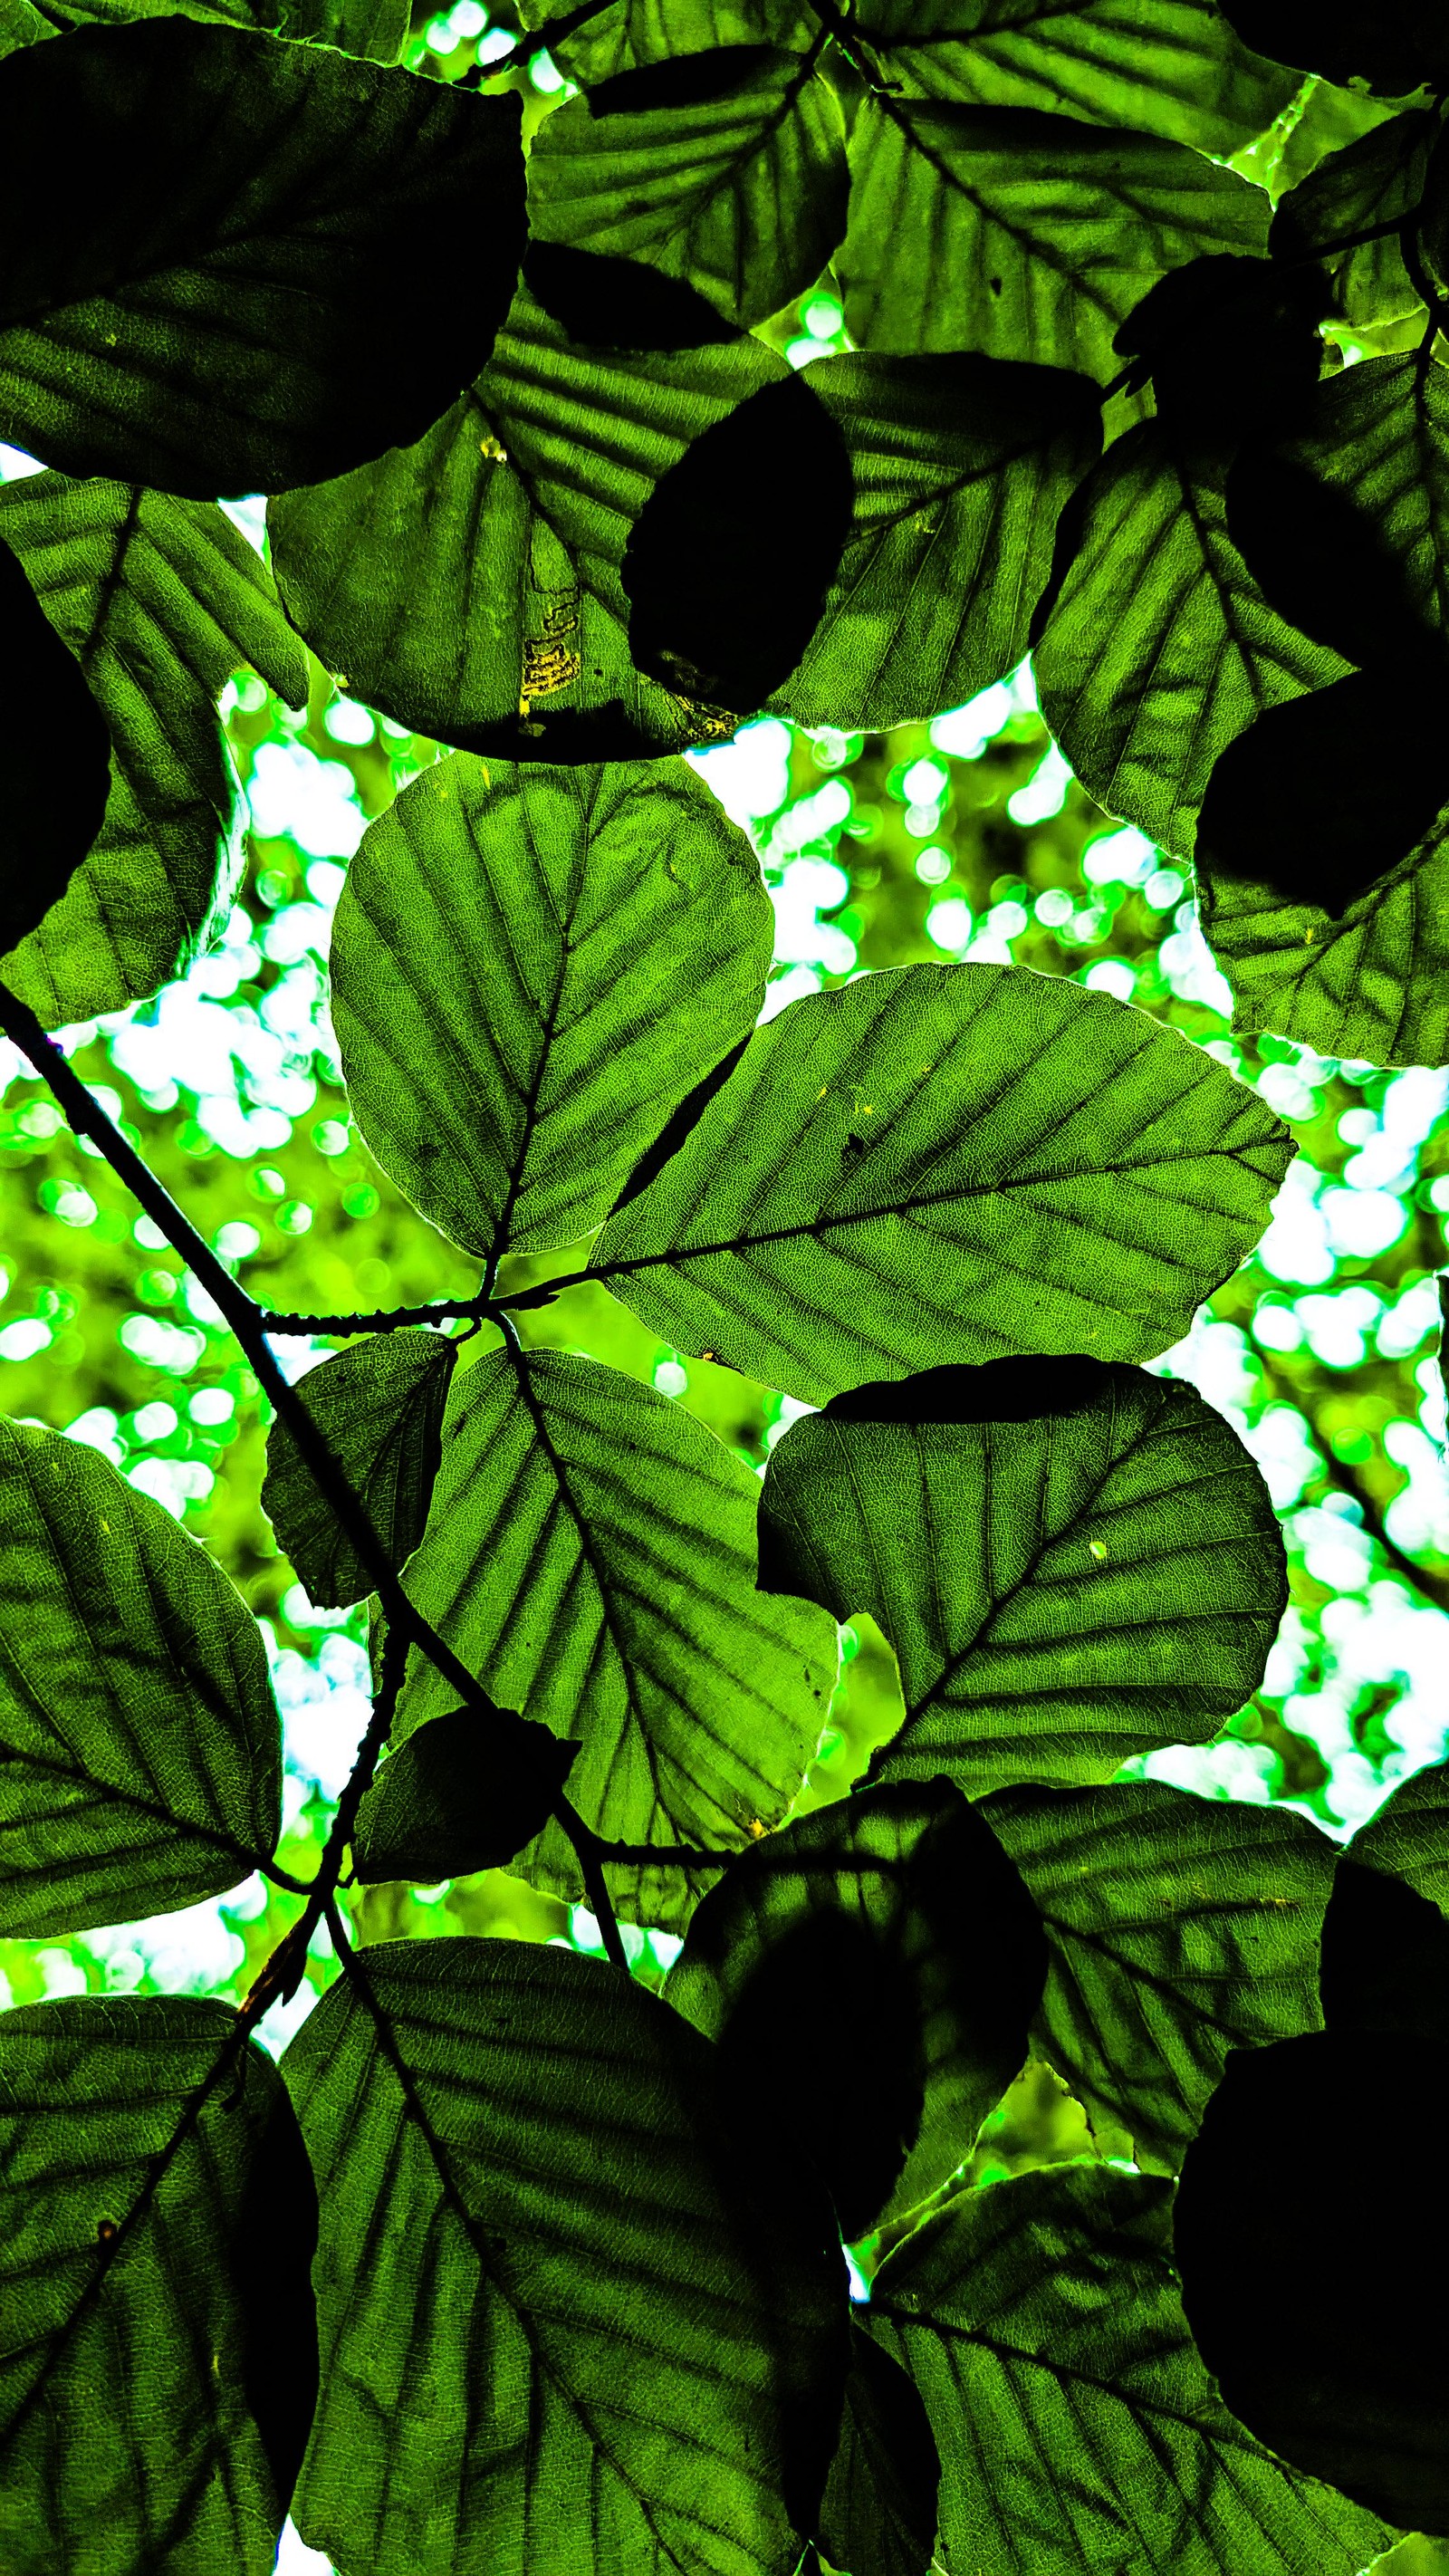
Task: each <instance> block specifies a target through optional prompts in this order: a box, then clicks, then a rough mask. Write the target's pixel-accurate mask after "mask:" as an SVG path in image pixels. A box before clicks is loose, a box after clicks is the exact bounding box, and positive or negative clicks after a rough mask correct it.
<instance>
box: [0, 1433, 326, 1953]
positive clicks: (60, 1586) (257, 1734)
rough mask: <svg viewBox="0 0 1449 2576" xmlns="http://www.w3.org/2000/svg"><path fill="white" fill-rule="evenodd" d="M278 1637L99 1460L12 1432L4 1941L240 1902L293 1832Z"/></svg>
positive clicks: (2, 1607)
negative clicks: (276, 1684)
mask: <svg viewBox="0 0 1449 2576" xmlns="http://www.w3.org/2000/svg"><path fill="white" fill-rule="evenodd" d="M281 1767H282V1746H281V1729H280V1727H279V1724H278V1720H277V1711H276V1704H275V1702H274V1701H273V1698H272V1691H271V1683H270V1681H269V1679H268V1675H267V1657H266V1649H265V1647H264V1646H263V1644H262V1636H261V1631H260V1629H259V1628H258V1626H257V1624H256V1621H255V1620H254V1619H253V1618H252V1617H251V1614H250V1612H249V1611H248V1610H247V1609H246V1607H245V1605H244V1604H243V1602H242V1599H241V1596H240V1594H239V1593H238V1592H237V1591H236V1590H235V1588H234V1586H233V1585H232V1584H231V1583H229V1582H228V1580H227V1578H226V1576H225V1575H224V1574H223V1573H222V1572H221V1570H220V1568H219V1567H217V1566H215V1565H213V1564H212V1562H211V1559H210V1558H209V1557H208V1556H206V1555H205V1554H204V1553H203V1552H202V1550H201V1549H200V1548H199V1547H198V1546H197V1544H196V1542H195V1540H194V1539H190V1538H187V1537H186V1536H185V1534H184V1533H183V1532H182V1531H181V1530H179V1529H178V1528H177V1526H176V1523H175V1522H174V1521H173V1520H172V1518H171V1515H170V1513H169V1512H166V1511H163V1510H162V1508H161V1505H160V1504H159V1503H155V1502H153V1501H152V1500H151V1498H150V1496H149V1495H148V1494H142V1493H139V1492H138V1491H137V1490H136V1488H135V1486H134V1485H129V1484H127V1482H126V1480H125V1478H124V1477H122V1476H119V1475H117V1473H116V1470H115V1468H114V1467H112V1466H111V1465H110V1463H109V1461H108V1460H107V1459H104V1458H102V1457H101V1456H100V1455H99V1453H98V1452H97V1451H96V1450H94V1449H87V1448H83V1447H82V1446H81V1445H80V1443H79V1442H77V1441H73V1440H67V1439H65V1438H63V1437H62V1435H61V1434H60V1433H59V1432H56V1431H38V1430H35V1429H33V1428H32V1427H31V1426H30V1425H29V1424H26V1423H19V1422H5V1421H3V1420H0V1930H3V1931H5V1932H7V1933H18V1934H21V1935H22V1936H24V1937H25V1938H27V1939H35V1938H37V1937H39V1936H40V1935H42V1934H47V1933H59V1932H74V1931H79V1930H84V1929H85V1927H86V1926H87V1925H90V1924H97V1923H122V1922H127V1921H130V1920H133V1919H135V1918H136V1917H138V1916H143V1915H149V1914H165V1913H169V1912H170V1911H171V1910H172V1908H174V1907H176V1906H179V1905H189V1904H190V1903H191V1902H192V1901H193V1900H194V1899H195V1898H197V1897H200V1896H215V1895H218V1894H220V1892H221V1890H222V1889H223V1888H228V1887H235V1885H236V1884H237V1881H238V1880H239V1879H242V1878H245V1877H246V1876H247V1875H248V1873H249V1872H250V1871H251V1870H253V1869H255V1867H256V1865H257V1863H258V1861H260V1860H263V1859H266V1858H267V1857H268V1856H269V1855H270V1853H271V1852H272V1850H273V1848H274V1847H275V1844H276V1840H277V1835H278V1832H279V1831H280V1827H281V1804H280V1801H281Z"/></svg>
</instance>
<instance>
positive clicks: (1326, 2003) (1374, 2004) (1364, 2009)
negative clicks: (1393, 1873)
mask: <svg viewBox="0 0 1449 2576" xmlns="http://www.w3.org/2000/svg"><path fill="white" fill-rule="evenodd" d="M1322 1995H1323V2018H1324V2020H1325V2022H1326V2023H1327V2025H1328V2028H1329V2029H1330V2030H1331V2031H1341V2030H1369V2031H1382V2032H1385V2033H1392V2034H1395V2035H1397V2036H1398V2037H1399V2038H1401V2039H1404V2040H1409V2041H1412V2042H1415V2043H1417V2042H1418V2041H1420V2040H1428V2041H1430V2042H1431V2043H1433V2045H1435V2046H1436V2047H1439V2048H1443V2047H1445V2046H1446V2045H1449V1923H1446V1922H1445V1920H1444V1917H1443V1915H1442V1914H1441V1913H1440V1911H1439V1908H1438V1906H1437V1905H1436V1904H1435V1903H1434V1902H1433V1900H1432V1899H1431V1898H1430V1897H1427V1896H1420V1895H1419V1894H1418V1892H1417V1890H1416V1889H1414V1888H1412V1887H1410V1886H1409V1885H1408V1884H1407V1883H1406V1882H1405V1881H1404V1880H1403V1879H1401V1878H1397V1877H1390V1875H1389V1874H1388V1873H1387V1871H1385V1870H1381V1869H1375V1868H1373V1867H1371V1866H1369V1867H1365V1865H1364V1864H1363V1862H1361V1861H1358V1860H1354V1859H1353V1858H1351V1857H1345V1858H1343V1859H1341V1860H1340V1861H1339V1864H1338V1869H1337V1873H1336V1875H1335V1877H1334V1882H1333V1895H1332V1898H1331V1901H1330V1903H1329V1907H1328V1912H1327V1914H1326V1915H1325V1917H1324V1922H1323V1962H1322Z"/></svg>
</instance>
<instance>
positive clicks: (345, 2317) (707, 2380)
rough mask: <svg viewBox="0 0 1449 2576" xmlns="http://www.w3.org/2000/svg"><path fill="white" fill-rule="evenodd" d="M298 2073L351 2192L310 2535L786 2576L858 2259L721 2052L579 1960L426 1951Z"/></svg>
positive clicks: (340, 2215)
mask: <svg viewBox="0 0 1449 2576" xmlns="http://www.w3.org/2000/svg"><path fill="white" fill-rule="evenodd" d="M380 2035H381V2044H379V2041H380ZM284 2068H285V2073H286V2076H287V2081H288V2083H289V2085H290V2087H291V2090H292V2096H293V2099H294V2101H295V2102H296V2105H297V2109H298V2113H299V2116H300V2118H301V2122H302V2127H303V2131H304V2134H305V2136H306V2139H307V2143H308V2146H309V2148H310V2150H311V2154H312V2158H313V2162H314V2164H315V2166H316V2170H317V2177H318V2182H319V2185H320V2188H321V2197H322V2208H323V2219H322V2239H321V2247H320V2252H319V2257H318V2266H317V2276H316V2277H317V2287H318V2306H319V2316H320V2326H321V2338H322V2353H323V2396H322V2402H321V2406H320V2409H319V2412H318V2417H317V2424H316V2429H315V2431H314V2434H313V2439H312V2445H311V2449H310V2451H309V2453H308V2457H307V2464H306V2467H305V2470H304V2472H303V2479H302V2485H301V2489H300V2492H299V2495H298V2501H297V2506H296V2520H297V2524H298V2528H299V2530H300V2531H301V2533H302V2536H303V2538H304V2539H306V2540H308V2541H310V2542H311V2543H312V2544H313V2546H314V2547H318V2548H321V2549H324V2550H325V2551H327V2552H328V2554H329V2555H330V2556H331V2557H333V2558H334V2559H335V2560H336V2561H337V2562H338V2564H339V2565H340V2566H342V2567H351V2566H354V2565H358V2564H363V2565H367V2566H376V2567H378V2568H379V2569H387V2568H393V2567H397V2568H402V2567H407V2568H409V2569H412V2570H416V2571H417V2576H456V2571H458V2570H460V2569H463V2568H479V2569H482V2568H504V2567H507V2568H512V2569H517V2570H520V2571H531V2570H537V2571H540V2576H542V2571H544V2570H557V2569H559V2568H561V2567H567V2568H569V2569H571V2570H572V2571H574V2576H616V2571H618V2570H619V2569H620V2568H624V2567H633V2566H640V2567H645V2566H647V2567H651V2568H653V2567H658V2568H659V2569H660V2570H661V2571H663V2570H664V2569H666V2568H667V2569H669V2570H670V2571H675V2570H677V2571H679V2576H788V2571H790V2570H791V2569H793V2568H794V2566H795V2564H796V2562H797V2559H798V2557H799V2551H800V2541H799V2538H798V2537H797V2536H796V2534H797V2533H798V2532H799V2530H800V2528H801V2526H802V2524H803V2523H804V2522H805V2521H806V2520H807V2519H813V2516H814V2511H815V2507H816V2502H817V2500H818V2496H819V2491H820V2485H821V2482H822V2481H823V2477H824V2472H825V2467H826V2463H827V2461H828V2458H829V2455H830V2448H831V2445H832V2443H833V2441H834V2437H835V2429H836V2420H837V2415H838V2409H839V2403H840V2389H841V2384H842V2380H843V2377H844V2370H845V2360H846V2353H845V2300H844V2296H843V2292H844V2279H843V2267H842V2265H841V2260H840V2254H839V2248H838V2244H837V2243H836V2241H835V2234H834V2229H833V2227H832V2225H831V2221H830V2210H829V2203H828V2202H827V2200H826V2198H825V2195H824V2193H823V2191H821V2190H819V2189H818V2187H814V2188H812V2186H811V2185H810V2183H809V2182H808V2181H807V2178H806V2176H805V2174H804V2173H803V2172H799V2173H796V2172H794V2171H792V2170H791V2169H790V2166H789V2163H788V2162H787V2161H785V2160H783V2159H781V2160H780V2161H778V2162H777V2160H776V2157H775V2156H774V2155H772V2156H771V2158H770V2160H769V2161H768V2163H767V2162H766V2159H765V2158H764V2156H763V2155H762V2154H761V2152H760V2148H759V2146H758V2145H757V2144H756V2143H755V2142H754V2141H752V2140H751V2139H750V2138H749V2137H748V2136H747V2135H746V2134H744V2133H743V2132H742V2130H741V2128H740V2124H739V2122H738V2118H737V2116H736V2115H735V2114H734V2111H733V2106H731V2105H730V2103H729V2102H728V2099H727V2097H725V2095H724V2094H723V2091H722V2088H721V2087H720V2085H719V2081H718V2077H717V2074H716V2071H715V2063H714V2055H713V2051H712V2050H711V2049H710V2048H709V2047H708V2045H707V2043H706V2042H705V2041H704V2040H702V2039H701V2038H700V2037H699V2036H698V2034H697V2033H696V2032H694V2031H692V2030H690V2029H689V2027H688V2025H687V2024H686V2023H685V2022H683V2021H681V2020H680V2019H679V2017H678V2015H677V2014H674V2013H671V2012H670V2011H669V2009H668V2007H667V2005H664V2004H662V2003H660V2002H659V2001H658V2000H657V1999H656V1998H655V1997H654V1996H652V1995H649V1994H647V1993H645V1992H644V1991H643V1990H642V1989H640V1988H639V1987H637V1986H634V1985H631V1984H630V1982H629V1980H628V1979H627V1978H623V1977H619V1976H617V1975H616V1974H615V1973H614V1972H613V1971H611V1970H609V1969H607V1968H604V1967H602V1966H600V1965H597V1964H595V1963H593V1962H591V1961H589V1960H585V1959H581V1958H579V1957H578V1956H577V1955H576V1954H574V1953H570V1952H568V1951H565V1950H558V1949H551V1948H540V1947H533V1946H530V1945H526V1944H523V1943H516V1942H510V1941H503V1940H486V1941H481V1940H467V1939H460V1940H453V1941H448V1942H446V1943H441V1942H427V1941H419V1942H406V1943H401V1942H400V1943H396V1944H393V1945H390V1946H387V1947H382V1948H372V1949H369V1950H367V1951H365V1952H364V1953H363V1954H362V1957H361V1962H360V1966H359V1971H358V1977H357V1982H356V1984H355V1986H354V1985H353V1984H352V1983H351V1981H349V1980H343V1981H342V1982H341V1983H339V1984H338V1985H336V1986H334V1987H333V1989H332V1991H331V1993H330V1994H328V1995H327V1996H325V1997H324V1998H323V2000H322V2002H321V2003H320V2004H319V2005H318V2007H317V2009H316V2011H315V2012H314V2013H313V2014H312V2016H311V2018H310V2019H309V2021H308V2022H307V2023H306V2024H305V2025H304V2027H303V2029H302V2031H301V2032H300V2034H299V2036H298V2037H297V2038H296V2039H295V2040H294V2041H293V2043H292V2045H291V2047H290V2048H289V2049H288V2051H287V2055H286V2059H285V2061H284ZM374 2209H377V2210H379V2211H382V2210H385V2212H386V2223H385V2224H383V2225H376V2226H366V2225H360V2224H358V2223H357V2219H356V2217H355V2216H354V2213H361V2212H367V2211H371V2210H374Z"/></svg>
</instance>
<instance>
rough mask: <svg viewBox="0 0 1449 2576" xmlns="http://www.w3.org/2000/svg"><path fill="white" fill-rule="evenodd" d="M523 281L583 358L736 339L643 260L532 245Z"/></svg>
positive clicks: (693, 296)
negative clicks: (601, 354)
mask: <svg viewBox="0 0 1449 2576" xmlns="http://www.w3.org/2000/svg"><path fill="white" fill-rule="evenodd" d="M549 121H550V123H551V122H552V119H550V120H549ZM523 277H524V283H525V285H526V286H527V288H528V290H529V292H530V294H531V295H532V296H533V297H534V299H535V301H536V302H537V304H538V306H539V309H540V310H541V311H542V312H544V313H546V314H547V316H548V318H549V320H550V321H551V322H556V323H557V324H558V326H559V328H560V330H561V331H562V332H563V333H564V335H565V337H566V338H567V339H570V340H572V341H573V342H574V344H575V346H576V348H577V349H578V350H579V351H580V353H581V355H582V354H586V353H587V354H591V355H593V356H595V357H597V355H598V354H599V353H600V351H608V352H610V353H613V352H616V351H617V352H620V353H622V354H624V355H629V354H634V355H637V354H638V353H639V352H640V351H641V350H644V349H667V350H671V351H676V352H677V351H679V350H681V349H704V348H711V347H716V346H718V345H719V344H721V343H722V342H725V341H728V340H731V339H732V338H733V337H734V330H735V326H734V325H733V324H732V323H730V322H726V321H724V320H722V318H721V316H720V314H719V311H718V309H717V308H716V306H714V305H713V304H711V303H709V302H708V301H707V299H706V298H705V297H704V296H703V295H701V294H700V292H699V289H698V287H696V286H690V285H688V284H686V282H685V280H684V279H683V278H679V277H670V276H668V275H666V274H665V272H664V271H663V270H662V269H659V268H651V267H650V266H649V264H648V263H647V261H645V260H640V259H621V258H619V257H618V256H616V255H615V254H614V253H612V252H604V251H595V250H586V249H583V248H579V249H575V248H573V247H572V246H571V245H569V244H567V243H565V242H555V241H538V240H534V241H530V243H529V246H528V249H527V251H526V252H525V254H524V261H523Z"/></svg>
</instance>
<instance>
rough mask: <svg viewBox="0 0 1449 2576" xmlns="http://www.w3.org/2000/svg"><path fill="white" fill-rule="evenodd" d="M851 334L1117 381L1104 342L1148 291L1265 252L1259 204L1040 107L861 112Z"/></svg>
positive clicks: (849, 261)
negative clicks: (1184, 274)
mask: <svg viewBox="0 0 1449 2576" xmlns="http://www.w3.org/2000/svg"><path fill="white" fill-rule="evenodd" d="M850 154H851V167H852V171H853V174H854V176H853V183H852V187H851V200H850V229H849V231H848V233H847V234H846V237H845V243H844V246H843V248H842V250H841V252H840V256H839V261H838V267H839V270H840V274H841V277H842V279H843V280H844V285H845V318H846V322H847V325H848V327H849V329H850V331H851V333H852V335H853V336H854V337H855V338H856V339H857V340H859V341H860V342H861V343H862V344H863V345H864V346H865V347H866V348H870V349H918V350H924V349H942V350H945V349H979V350H981V351H982V352H983V353H984V354H985V355H986V356H988V357H993V358H1031V359H1034V360H1036V361H1037V362H1038V363H1039V364H1041V365H1043V366H1050V367H1075V368H1080V369H1081V370H1082V371H1083V372H1084V373H1085V374H1087V375H1091V376H1098V377H1103V378H1105V377H1109V376H1112V375H1115V374H1116V373H1117V367H1116V363H1115V360H1114V357H1113V352H1112V335H1113V333H1114V332H1115V330H1116V328H1117V325H1118V323H1119V322H1121V321H1123V320H1124V319H1125V317H1126V315H1127V314H1128V313H1130V312H1131V310H1132V307H1133V306H1134V304H1136V303H1137V302H1138V301H1139V300H1140V298H1141V297H1142V296H1143V295H1145V293H1146V292H1147V289H1148V287H1149V286H1151V284H1152V283H1153V280H1154V279H1155V278H1158V277H1161V276H1162V275H1163V274H1164V272H1165V271H1166V270H1168V269H1170V268H1175V267H1177V266H1179V265H1180V264H1181V263H1182V262H1183V261H1184V260H1190V259H1195V258H1197V257H1198V256H1199V255H1200V254H1202V253H1204V252H1209V251H1239V252H1242V251H1260V250H1262V249H1264V248H1265V247H1266V243H1267V234H1268V214H1269V208H1268V200H1267V198H1266V196H1265V195H1264V193H1263V191H1262V190H1261V189H1260V188H1255V187H1253V186H1252V185H1251V184H1250V183H1249V182H1248V181H1247V180H1246V179H1240V178H1238V176H1237V174H1236V173H1235V172H1234V171H1232V170H1228V169H1225V168H1223V167H1221V166H1220V165H1219V164H1217V163H1215V162H1212V161H1208V160H1206V159H1205V158H1204V157H1203V155H1202V154H1201V153H1198V152H1193V151H1190V150H1189V149H1188V148H1187V146H1186V145H1185V144H1180V143H1168V142H1165V141H1163V140H1162V139H1161V137H1159V136H1157V135H1152V134H1129V133H1123V132H1119V131H1108V130H1105V129H1099V128H1098V127H1096V126H1092V125H1085V124H1082V123H1081V122H1080V121H1079V120H1078V119H1077V118H1075V117H1064V116H1044V115H1041V114H1039V113H1038V112H1037V110H1036V109H1034V108H1024V107H1023V108H1018V107H956V106H949V107H948V106H938V105H936V104H934V103H933V104H930V105H925V104H922V103H920V102H918V101H915V100H912V101H910V102H906V101H903V100H900V99H896V98H893V97H878V98H871V99H869V100H867V101H866V103H865V104H864V105H863V106H862V108H861V109H860V111H859V113H858V115H857V117H856V121H855V125H854V128H853V131H852V134H851V144H850Z"/></svg>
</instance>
